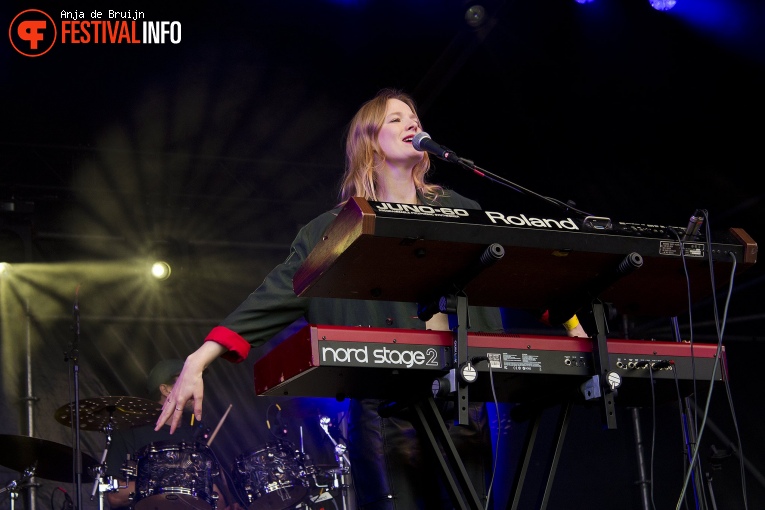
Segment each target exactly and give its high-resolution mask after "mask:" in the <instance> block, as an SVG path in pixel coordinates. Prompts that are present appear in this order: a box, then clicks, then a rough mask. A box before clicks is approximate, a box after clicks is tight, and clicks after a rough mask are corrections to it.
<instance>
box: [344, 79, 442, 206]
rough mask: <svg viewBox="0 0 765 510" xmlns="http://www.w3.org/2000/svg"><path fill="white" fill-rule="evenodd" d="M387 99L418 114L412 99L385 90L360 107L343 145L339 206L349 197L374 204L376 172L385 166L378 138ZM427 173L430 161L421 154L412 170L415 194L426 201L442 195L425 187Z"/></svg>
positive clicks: (437, 189) (432, 186) (439, 190)
mask: <svg viewBox="0 0 765 510" xmlns="http://www.w3.org/2000/svg"><path fill="white" fill-rule="evenodd" d="M389 99H398V100H400V101H402V102H404V103H406V104H407V105H408V106H409V108H411V109H412V112H414V113H415V114H417V108H416V107H415V103H414V99H413V98H412V97H411V96H410V95H409V94H406V93H405V92H402V91H400V90H398V89H392V88H385V89H382V90H380V91H379V92H378V93H377V94H376V95H375V96H374V97H373V98H372V99H370V100H368V101H367V102H365V103H364V104H363V105H361V108H359V110H358V111H357V112H356V115H354V116H353V118H352V119H351V122H350V125H349V127H348V135H347V138H346V141H345V172H344V173H343V179H342V181H341V185H340V204H341V205H342V204H344V203H345V202H347V201H348V199H350V198H351V197H363V198H366V199H367V200H373V201H377V172H376V171H375V170H377V169H378V168H380V167H381V166H382V164H383V163H384V162H385V153H384V152H383V151H382V149H381V148H380V144H379V143H378V141H377V135H378V133H379V132H380V129H381V128H382V126H383V122H384V120H385V111H386V109H387V107H388V100H389ZM429 170H430V158H429V156H428V153H427V152H426V153H424V156H423V158H422V160H421V161H420V162H419V163H417V164H416V165H415V167H414V168H413V170H412V179H413V181H414V186H415V187H416V188H417V191H418V192H419V193H420V194H421V195H422V196H423V197H424V198H425V199H428V200H432V199H435V198H436V197H437V196H438V195H439V194H441V193H442V188H441V186H438V185H437V184H430V183H428V182H427V181H426V180H425V178H426V176H427V174H428V171H429Z"/></svg>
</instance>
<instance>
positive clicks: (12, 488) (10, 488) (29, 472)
mask: <svg viewBox="0 0 765 510" xmlns="http://www.w3.org/2000/svg"><path fill="white" fill-rule="evenodd" d="M36 467H37V466H32V467H30V468H27V469H26V471H24V474H23V475H22V476H21V480H11V481H10V482H9V483H8V485H6V486H5V487H3V488H2V489H0V494H3V493H4V492H10V499H11V510H14V508H15V507H16V500H17V499H19V486H20V485H22V484H23V483H24V482H25V481H26V480H29V479H30V478H32V477H33V476H34V475H35V469H36Z"/></svg>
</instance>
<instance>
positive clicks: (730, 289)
mask: <svg viewBox="0 0 765 510" xmlns="http://www.w3.org/2000/svg"><path fill="white" fill-rule="evenodd" d="M704 216H705V218H706V217H707V212H706V211H704ZM709 231H710V229H709V222H708V221H707V253H709V267H710V274H711V278H712V280H711V281H712V301H713V304H714V318H715V325H716V326H717V336H718V338H717V355H716V358H715V363H714V365H713V367H712V377H711V380H710V384H709V391H708V392H707V400H706V404H705V406H704V411H703V420H702V423H701V427H700V428H699V434H698V436H697V440H696V447H695V448H694V451H693V458H692V462H691V466H690V468H689V469H688V472H687V473H686V477H685V481H684V483H683V489H682V492H681V494H680V499H679V500H678V502H677V505H676V509H678V510H679V508H680V504H681V502H682V500H683V498H684V496H685V493H686V491H687V487H688V483H689V481H690V477H691V474H692V473H693V469H692V467H693V465H694V464H695V463H696V460H697V458H698V454H699V444H700V443H701V437H702V435H703V433H704V429H705V425H706V421H707V417H708V416H709V407H710V405H711V400H712V391H713V389H714V382H715V377H716V372H717V367H718V366H719V365H720V358H721V353H722V341H723V337H724V332H725V324H726V321H727V315H728V309H729V306H730V298H731V295H732V293H733V283H734V281H735V278H734V277H735V274H736V257H735V255H734V254H733V253H729V255H730V256H731V258H732V260H733V266H732V268H731V276H730V280H729V285H728V294H727V296H726V299H725V308H724V310H723V317H722V322H720V318H719V315H718V309H717V296H716V292H715V285H714V268H713V265H712V254H711V235H710V232H709ZM737 430H738V429H737ZM742 489H743V491H744V494H743V497H744V508H745V509H748V508H749V507H748V503H747V497H746V484H745V482H744V481H743V480H742Z"/></svg>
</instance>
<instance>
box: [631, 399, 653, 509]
mask: <svg viewBox="0 0 765 510" xmlns="http://www.w3.org/2000/svg"><path fill="white" fill-rule="evenodd" d="M631 412H632V428H633V429H634V430H635V455H636V456H637V464H638V485H639V487H640V503H641V508H642V509H643V510H650V508H651V494H650V490H649V488H650V486H651V484H652V483H653V480H650V479H649V478H648V473H647V472H646V467H645V455H644V450H643V433H642V431H641V429H640V409H638V408H637V407H633V408H632V409H631Z"/></svg>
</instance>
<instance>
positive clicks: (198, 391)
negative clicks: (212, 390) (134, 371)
mask: <svg viewBox="0 0 765 510" xmlns="http://www.w3.org/2000/svg"><path fill="white" fill-rule="evenodd" d="M224 352H226V348H225V347H223V346H222V345H221V344H219V343H215V342H205V343H203V344H202V345H201V346H200V347H199V349H197V350H196V351H194V352H193V353H191V354H189V356H188V357H187V358H186V362H185V363H184V364H183V370H181V373H180V375H179V376H178V379H176V381H175V384H174V385H173V389H172V391H171V392H170V394H169V395H168V396H167V400H165V404H164V405H163V406H162V412H161V413H160V415H159V418H158V419H157V424H156V426H155V427H154V430H159V429H161V428H162V426H163V425H166V424H168V423H169V424H170V433H171V434H173V433H174V432H175V429H177V428H178V424H179V423H180V421H181V418H182V417H183V409H184V408H185V407H186V406H187V404H189V403H191V404H193V412H194V416H195V418H196V420H197V421H200V420H201V419H202V402H203V400H204V381H203V380H202V373H203V372H204V370H205V369H206V368H207V367H208V366H209V365H210V363H212V362H213V361H214V360H215V359H217V358H218V357H219V356H220V355H221V354H223V353H224Z"/></svg>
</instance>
